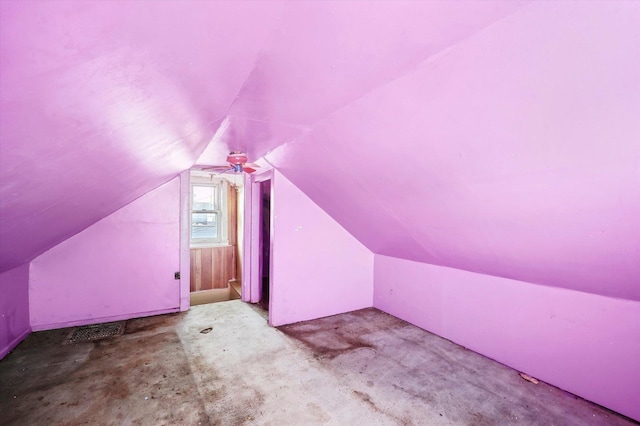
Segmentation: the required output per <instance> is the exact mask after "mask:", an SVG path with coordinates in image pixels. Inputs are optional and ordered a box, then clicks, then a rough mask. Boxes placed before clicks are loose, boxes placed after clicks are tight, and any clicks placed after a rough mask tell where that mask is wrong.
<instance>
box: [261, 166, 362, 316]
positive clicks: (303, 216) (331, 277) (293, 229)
mask: <svg viewBox="0 0 640 426" xmlns="http://www.w3.org/2000/svg"><path fill="white" fill-rule="evenodd" d="M274 175H275V176H274V180H273V182H272V183H273V184H274V191H273V193H274V198H273V200H272V209H273V210H274V214H275V218H274V228H275V235H274V238H273V263H272V265H273V271H272V280H273V281H272V287H271V312H270V318H271V323H272V325H274V326H278V325H283V324H289V323H293V322H298V321H305V320H310V319H314V318H320V317H325V316H329V315H335V314H339V313H343V312H348V311H353V310H356V309H361V308H367V307H370V306H372V300H373V299H372V298H373V287H372V285H371V283H372V282H373V254H372V253H371V252H370V251H369V250H368V249H367V248H366V247H364V246H363V245H362V244H361V243H360V242H359V241H358V240H356V239H355V238H354V237H353V236H352V235H351V234H349V233H348V232H347V231H345V230H344V228H342V226H340V224H338V223H337V222H336V221H335V220H333V219H332V218H331V217H330V216H329V215H328V214H327V213H325V212H324V211H323V210H322V209H321V208H320V207H318V206H317V205H316V204H315V203H314V202H313V201H311V200H310V199H309V198H308V197H307V196H306V195H305V194H304V193H302V192H301V191H300V190H299V189H298V188H297V187H296V186H295V185H293V184H292V183H291V182H290V181H289V180H288V179H287V178H285V177H284V176H283V175H282V174H280V173H278V172H275V173H274Z"/></svg>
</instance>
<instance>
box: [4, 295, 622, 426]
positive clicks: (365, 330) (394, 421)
mask: <svg viewBox="0 0 640 426" xmlns="http://www.w3.org/2000/svg"><path fill="white" fill-rule="evenodd" d="M205 329H210V331H209V332H208V333H201V331H202V330H205ZM69 332H70V329H62V330H51V331H45V332H37V333H33V334H31V335H30V336H29V337H28V338H27V339H26V340H25V341H24V342H22V343H21V344H20V345H19V346H18V347H17V348H16V349H15V350H14V351H13V352H12V353H10V354H9V355H8V356H7V357H5V358H4V359H3V360H1V361H0V424H1V425H45V424H47V425H48V424H56V425H58V424H60V425H221V426H226V425H245V424H246V425H254V424H255V425H321V424H322V425H325V424H326V425H497V424H499V425H503V424H504V425H507V424H519V425H540V424H563V425H598V426H600V425H629V424H633V422H632V421H631V420H629V419H626V418H624V417H622V416H619V415H617V414H615V413H612V412H609V411H607V410H606V409H603V408H602V407H599V406H597V405H594V404H591V403H589V402H587V401H584V400H582V399H580V398H576V397H575V396H573V395H571V394H568V393H567V392H564V391H561V390H559V389H557V388H554V387H552V386H549V385H547V384H545V383H543V382H540V383H539V384H537V385H536V384H533V383H530V382H527V381H525V380H523V379H522V378H521V377H520V376H519V375H518V373H517V372H516V371H514V370H512V369H510V368H508V367H505V366H504V365H501V364H499V363H496V362H494V361H492V360H489V359H487V358H485V357H482V356H480V355H478V354H475V353H473V352H471V351H469V350H466V349H464V348H462V347H460V346H458V345H455V344H453V343H451V342H449V341H447V340H444V339H441V338H439V337H437V336H434V335H432V334H430V333H428V332H426V331H424V330H421V329H419V328H417V327H414V326H412V325H410V324H407V323H405V322H403V321H401V320H398V319H396V318H394V317H392V316H389V315H387V314H384V313H382V312H380V311H377V310H375V309H365V310H362V311H356V312H352V313H348V314H342V315H337V316H333V317H328V318H322V319H318V320H314V321H307V322H304V323H299V324H293V325H289V326H285V327H281V328H279V329H275V328H272V327H269V326H268V325H267V322H266V320H265V318H264V316H263V315H262V314H261V313H260V312H258V311H257V310H256V309H254V307H252V306H250V305H247V304H245V303H243V302H241V301H239V300H236V301H230V302H223V303H216V304H212V305H201V306H196V307H193V308H192V309H191V310H190V311H188V312H185V313H180V314H171V315H163V316H157V317H148V318H140V319H135V320H130V321H128V323H127V327H126V331H125V334H124V335H122V336H115V337H111V338H106V339H103V340H99V341H95V342H82V343H75V344H67V345H63V344H62V342H63V341H64V340H65V338H66V337H67V336H68V335H69Z"/></svg>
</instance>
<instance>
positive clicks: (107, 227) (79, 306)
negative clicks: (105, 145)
mask: <svg viewBox="0 0 640 426" xmlns="http://www.w3.org/2000/svg"><path fill="white" fill-rule="evenodd" d="M179 205H180V182H179V178H175V179H173V180H172V181H170V182H168V183H166V184H164V185H162V186H161V187H159V188H157V189H155V190H153V191H151V192H149V193H147V194H146V195H144V196H142V197H141V198H139V199H137V200H136V201H134V202H132V203H131V204H129V205H127V206H125V207H123V208H122V209H120V210H118V211H117V212H115V213H113V214H112V215H110V216H107V217H106V218H104V219H103V220H101V221H99V222H97V223H96V224H94V225H92V226H91V227H89V228H87V229H85V230H84V231H82V232H80V233H79V234H77V235H75V236H73V237H71V238H70V239H68V240H66V241H64V242H63V243H61V244H59V245H58V246H56V247H54V248H53V249H51V250H49V251H47V252H45V253H44V254H42V255H40V256H39V257H37V258H36V259H35V260H34V261H33V262H32V263H31V269H30V284H29V300H30V315H31V326H32V328H33V329H34V330H43V329H51V328H59V327H65V326H69V325H78V324H87V323H95V322H102V321H107V320H115V319H124V318H131V317H137V316H145V315H153V314H158V313H163V312H172V311H177V310H178V309H179V306H180V281H179V280H175V279H174V272H176V271H178V270H179V267H180V258H179V247H180V224H179V216H180V215H179V213H180V212H179Z"/></svg>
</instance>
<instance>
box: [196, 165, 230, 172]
mask: <svg viewBox="0 0 640 426" xmlns="http://www.w3.org/2000/svg"><path fill="white" fill-rule="evenodd" d="M228 169H233V167H230V166H229V165H226V166H208V167H202V168H201V169H200V170H214V171H224V170H228Z"/></svg>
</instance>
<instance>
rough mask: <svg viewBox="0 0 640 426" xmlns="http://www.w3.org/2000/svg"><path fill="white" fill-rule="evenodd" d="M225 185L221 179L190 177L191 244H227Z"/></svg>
mask: <svg viewBox="0 0 640 426" xmlns="http://www.w3.org/2000/svg"><path fill="white" fill-rule="evenodd" d="M226 195H227V186H226V183H225V182H224V181H222V180H218V181H211V180H209V181H208V182H206V180H205V179H202V178H200V179H198V178H192V183H191V245H192V246H196V247H197V246H208V245H218V244H228V241H227V229H226V228H227V214H226V210H227V209H226V204H227V203H226V201H227V200H226V198H227V197H226Z"/></svg>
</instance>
